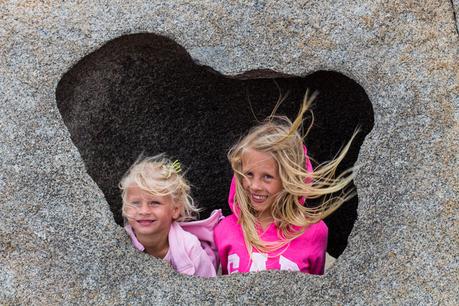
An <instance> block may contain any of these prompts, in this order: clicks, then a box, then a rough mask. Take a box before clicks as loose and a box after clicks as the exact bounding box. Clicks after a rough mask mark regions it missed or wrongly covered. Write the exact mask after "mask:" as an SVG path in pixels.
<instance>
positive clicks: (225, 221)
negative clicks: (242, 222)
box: [215, 214, 238, 230]
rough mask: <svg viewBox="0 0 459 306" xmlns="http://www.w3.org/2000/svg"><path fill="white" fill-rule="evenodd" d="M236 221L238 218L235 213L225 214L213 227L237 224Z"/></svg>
mask: <svg viewBox="0 0 459 306" xmlns="http://www.w3.org/2000/svg"><path fill="white" fill-rule="evenodd" d="M237 221H238V219H237V217H236V215H235V214H231V215H229V216H226V217H225V218H223V219H222V220H221V221H220V222H219V223H218V224H217V226H216V227H215V230H217V229H221V228H226V227H231V226H234V225H237V224H238V223H237Z"/></svg>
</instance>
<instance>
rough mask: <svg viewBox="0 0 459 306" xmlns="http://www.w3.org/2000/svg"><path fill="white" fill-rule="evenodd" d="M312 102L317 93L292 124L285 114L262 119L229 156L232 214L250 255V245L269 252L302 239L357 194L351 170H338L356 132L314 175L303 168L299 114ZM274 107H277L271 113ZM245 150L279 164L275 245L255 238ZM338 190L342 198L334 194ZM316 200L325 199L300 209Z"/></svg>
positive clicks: (255, 222)
mask: <svg viewBox="0 0 459 306" xmlns="http://www.w3.org/2000/svg"><path fill="white" fill-rule="evenodd" d="M314 98H315V94H313V95H312V96H310V97H308V92H306V94H305V97H304V100H303V103H302V106H301V109H300V111H299V113H298V115H297V117H296V119H295V120H294V122H291V121H290V120H289V119H288V118H287V117H285V116H275V115H274V114H271V115H270V116H269V117H268V118H267V119H266V120H265V121H263V122H261V123H260V124H259V125H257V126H255V127H254V128H252V129H251V130H250V131H249V132H248V134H247V135H246V136H245V137H243V138H242V139H241V140H239V142H237V143H236V144H235V145H234V146H233V147H232V148H231V149H230V150H229V152H228V159H229V161H230V163H231V167H232V169H233V171H234V173H235V176H236V194H235V201H234V202H235V203H234V212H235V213H236V214H237V215H238V219H239V223H240V224H241V226H242V229H243V233H244V240H245V243H246V246H247V249H248V251H249V254H251V253H252V248H253V247H255V248H256V249H257V250H258V251H260V252H265V253H266V252H268V253H269V252H272V251H275V250H278V249H280V248H282V247H284V246H286V245H288V244H289V243H290V241H292V240H293V239H295V238H297V237H299V236H301V235H302V234H303V233H304V231H305V229H306V228H307V226H309V225H310V224H313V223H316V222H319V221H320V220H322V219H324V218H325V217H327V216H328V215H330V214H331V213H333V212H334V211H335V210H336V209H337V208H339V207H340V206H341V204H343V203H344V202H345V201H347V200H349V199H350V198H351V197H353V196H354V195H355V192H354V191H353V190H351V189H349V188H346V187H347V186H348V185H349V183H351V181H352V180H353V179H354V172H353V169H348V170H346V171H344V172H343V173H341V174H340V175H339V176H337V177H336V170H337V167H338V165H339V163H340V162H341V161H342V160H343V158H344V157H345V155H346V153H347V151H348V150H349V147H350V144H351V142H352V140H353V138H354V137H355V135H356V134H357V131H356V132H354V134H353V135H352V137H351V140H350V141H349V142H348V143H347V144H346V146H345V147H344V148H343V149H342V150H341V152H340V153H339V154H338V155H337V156H336V157H335V158H334V159H333V160H331V161H329V162H326V163H323V164H321V165H319V166H318V167H317V168H316V169H315V170H314V171H313V172H308V171H307V169H306V166H305V163H306V157H305V154H304V148H303V137H302V136H301V135H300V133H299V129H300V128H301V125H302V123H303V116H304V114H305V113H306V112H307V111H308V110H309V107H310V105H311V103H312V101H313V99H314ZM276 109H277V105H276V108H275V109H274V111H273V113H274V112H275V110H276ZM248 149H253V150H256V151H259V152H264V153H268V154H270V155H271V156H272V158H273V159H274V160H275V161H276V163H277V165H278V171H279V177H280V180H281V183H282V190H281V191H280V192H279V193H278V194H277V195H276V197H275V199H274V202H273V204H272V206H271V215H272V217H273V220H274V223H275V225H276V227H277V229H278V236H279V241H276V242H266V241H263V240H262V239H261V238H260V237H259V235H258V232H257V225H258V220H257V217H256V212H255V210H254V209H253V208H252V207H251V205H250V199H249V197H248V195H247V193H246V191H245V190H244V188H243V185H242V181H243V179H244V173H243V172H242V157H243V155H244V154H245V152H246V151H247V150H248ZM336 192H340V194H339V195H337V196H336V195H333V194H336ZM320 197H323V200H322V202H321V204H320V205H318V206H315V207H307V206H306V205H303V204H306V203H302V201H304V199H305V198H307V199H316V198H320Z"/></svg>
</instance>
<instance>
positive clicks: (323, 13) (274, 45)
mask: <svg viewBox="0 0 459 306" xmlns="http://www.w3.org/2000/svg"><path fill="white" fill-rule="evenodd" d="M457 7H458V2H457V1H453V2H451V1H440V2H439V1H425V3H422V4H416V3H413V2H409V1H408V2H403V1H388V2H384V3H373V4H369V3H366V4H355V3H354V2H352V1H309V2H308V3H300V2H298V1H287V2H285V1H284V2H277V1H272V2H269V1H266V2H262V1H246V2H243V3H236V2H229V3H227V2H226V1H225V2H223V1H221V2H217V1H215V2H202V1H196V2H190V1H187V2H185V1H184V2H183V3H177V2H175V1H173V2H172V1H171V2H156V3H155V2H148V1H129V2H122V1H112V2H110V3H109V4H102V3H93V2H89V1H87V2H84V1H82V2H78V3H69V2H63V3H58V2H56V3H46V4H43V3H39V2H36V1H31V2H26V3H18V2H15V1H9V2H6V3H2V4H1V6H0V57H1V62H0V89H1V94H2V95H1V99H2V104H1V106H0V108H1V112H0V118H1V121H0V131H1V132H0V156H1V172H0V173H1V174H0V193H1V194H2V198H1V207H2V214H1V215H0V228H1V231H0V233H1V240H0V241H1V253H2V261H1V266H0V284H1V285H0V300H1V301H2V303H4V304H50V303H51V304H58V303H69V304H74V303H81V304H86V303H100V304H126V303H129V304H138V303H145V304H146V303H160V304H166V303H167V304H169V303H175V304H183V303H190V304H198V303H199V304H214V303H220V304H221V303H261V304H262V303H270V304H271V303H272V304H275V303H276V304H292V303H293V304H314V303H316V304H336V303H341V304H368V303H382V304H384V303H394V304H398V303H403V304H452V305H455V304H458V303H459V295H458V293H457V290H456V287H457V285H456V284H457V281H458V274H459V271H458V265H459V263H458V258H457V246H458V240H459V235H458V232H459V229H458V220H457V218H458V217H457V216H458V191H459V188H458V187H459V177H458V171H457V169H458V168H459V167H458V166H459V165H458V164H459V162H458V155H459V154H458V153H459V144H458V139H459V135H458V134H459V128H458V121H459V110H458V108H459V84H458V76H459V73H458V70H459V69H458V68H459V67H458V65H459V64H458V63H459V56H458V46H459V39H458V38H459V35H458V32H457V28H458V24H457V20H455V19H454V16H457ZM454 12H456V14H454ZM142 32H148V33H154V34H158V35H163V36H166V37H169V38H171V39H173V40H174V41H175V42H177V43H178V44H179V45H181V46H183V47H184V48H185V50H186V51H187V52H188V53H189V54H190V56H191V58H192V59H193V60H194V61H195V62H196V63H199V64H201V65H205V66H209V67H211V68H212V69H214V70H216V71H218V72H220V73H222V74H223V75H226V76H237V75H241V74H244V73H247V72H248V73H247V74H246V75H245V76H246V77H253V76H254V75H256V73H253V72H250V71H257V73H260V72H263V71H267V70H268V71H274V72H276V74H275V75H290V76H292V75H296V76H306V75H309V74H311V73H313V72H315V71H319V70H332V71H337V72H340V73H342V74H344V75H346V76H348V77H349V78H351V79H353V80H355V81H356V82H357V83H358V84H360V85H361V86H362V87H363V89H364V90H365V92H366V93H367V95H368V97H369V99H370V101H371V103H372V106H373V110H374V123H375V125H374V128H373V130H372V131H371V133H370V134H369V135H368V137H367V138H366V139H365V141H364V143H363V146H362V148H361V151H360V154H359V160H358V162H357V164H358V165H360V167H361V168H360V170H359V173H358V177H357V180H356V185H357V187H358V192H359V208H358V214H359V219H358V221H357V222H356V224H355V226H354V229H353V233H352V235H351V237H350V243H349V246H348V247H347V248H346V250H345V252H344V253H343V255H342V256H340V257H339V259H338V260H337V262H336V263H335V265H334V266H333V268H332V269H331V270H329V271H328V272H327V274H326V275H325V276H323V277H314V276H310V275H303V274H297V273H288V272H263V273H257V274H250V275H244V276H241V275H235V276H230V277H220V278H218V279H213V280H205V279H198V278H190V277H185V276H182V275H177V274H176V273H174V272H173V271H172V270H171V269H170V268H168V267H167V266H166V265H164V264H162V263H161V262H160V261H159V260H156V259H152V258H150V257H148V256H146V255H143V254H138V253H136V252H135V251H134V250H133V249H132V248H131V246H130V245H129V241H128V240H127V238H126V235H125V234H124V232H123V230H122V229H121V228H120V227H119V226H118V225H117V224H116V223H115V222H114V219H113V215H112V213H111V212H110V209H109V206H108V204H107V201H106V200H105V198H104V195H103V194H102V192H101V190H100V189H99V187H98V186H97V185H96V184H95V182H94V181H93V179H92V178H91V177H90V176H89V175H88V173H87V172H86V169H85V164H84V162H83V159H82V158H81V156H80V154H79V152H78V149H77V148H76V146H75V145H74V144H73V142H72V140H71V135H70V133H69V131H68V130H67V127H66V125H65V124H64V121H63V119H62V117H61V114H60V113H59V110H58V108H57V102H56V88H57V85H58V83H59V82H60V80H61V78H62V76H63V75H64V74H65V73H66V72H67V71H69V70H70V68H71V67H72V66H74V65H75V64H76V63H78V62H79V61H80V60H81V59H83V58H84V57H85V56H86V55H88V54H90V53H91V52H93V51H95V50H97V49H98V48H100V47H101V46H102V45H103V44H105V43H107V42H108V41H111V40H113V39H115V38H117V37H120V36H123V35H126V34H134V33H142ZM262 75H266V74H262ZM102 77H103V75H101V78H102ZM343 103H345V102H343ZM338 105H339V103H337V106H338Z"/></svg>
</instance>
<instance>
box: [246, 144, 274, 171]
mask: <svg viewBox="0 0 459 306" xmlns="http://www.w3.org/2000/svg"><path fill="white" fill-rule="evenodd" d="M241 160H242V169H244V170H266V171H268V170H272V171H277V167H278V166H277V162H276V161H275V159H274V158H273V157H272V155H271V154H269V153H266V152H261V151H257V150H254V149H247V150H245V152H244V153H243V154H242V158H241Z"/></svg>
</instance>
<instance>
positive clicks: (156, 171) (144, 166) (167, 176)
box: [119, 154, 200, 221]
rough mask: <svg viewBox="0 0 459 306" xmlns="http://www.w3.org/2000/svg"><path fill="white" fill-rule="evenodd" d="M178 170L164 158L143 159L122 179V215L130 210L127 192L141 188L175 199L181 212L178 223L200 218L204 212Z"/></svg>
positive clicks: (162, 155)
mask: <svg viewBox="0 0 459 306" xmlns="http://www.w3.org/2000/svg"><path fill="white" fill-rule="evenodd" d="M178 172H179V171H177V166H175V165H174V163H173V162H172V161H171V160H170V159H168V158H166V157H165V156H164V154H159V155H156V156H152V157H142V156H140V157H139V158H138V159H137V160H136V161H135V162H134V164H133V165H132V166H131V167H130V168H129V170H128V171H127V172H126V174H125V175H124V176H123V178H122V179H121V182H120V184H119V188H120V189H121V191H122V194H121V197H122V199H123V206H122V213H123V216H124V217H126V218H127V217H128V216H127V215H126V210H127V205H128V203H127V189H128V188H129V187H132V186H137V187H139V188H140V189H142V190H144V191H145V192H148V193H150V194H152V195H156V196H169V195H170V196H171V197H172V200H173V202H174V204H175V205H177V206H178V207H179V208H180V216H179V217H178V219H177V220H176V221H189V220H194V219H196V218H197V215H198V213H199V211H200V209H199V208H197V207H196V206H195V204H194V201H193V198H192V197H191V195H190V191H191V188H190V185H189V183H188V181H187V180H186V179H185V177H184V176H183V175H182V174H180V173H178Z"/></svg>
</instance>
